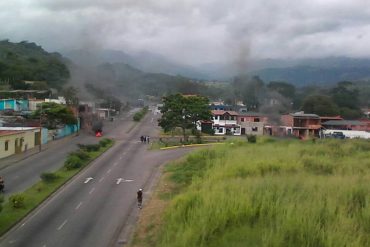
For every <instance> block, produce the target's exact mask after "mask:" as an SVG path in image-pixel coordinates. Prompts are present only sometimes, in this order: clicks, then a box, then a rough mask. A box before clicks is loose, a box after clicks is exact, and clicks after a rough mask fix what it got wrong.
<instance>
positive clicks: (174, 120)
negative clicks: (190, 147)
mask: <svg viewBox="0 0 370 247" xmlns="http://www.w3.org/2000/svg"><path fill="white" fill-rule="evenodd" d="M208 103H209V100H208V98H206V97H202V96H183V95H181V94H173V95H169V96H167V97H163V106H162V107H161V109H160V110H161V113H162V117H161V119H159V121H158V125H159V126H161V127H162V128H163V129H164V131H165V132H168V131H170V130H173V129H175V128H176V127H179V128H181V129H182V133H183V136H184V140H185V141H188V138H187V136H186V130H187V129H191V130H195V129H196V122H197V121H198V120H210V119H211V116H212V114H211V111H210V109H209V107H208Z"/></svg>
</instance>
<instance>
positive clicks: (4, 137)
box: [0, 127, 40, 158]
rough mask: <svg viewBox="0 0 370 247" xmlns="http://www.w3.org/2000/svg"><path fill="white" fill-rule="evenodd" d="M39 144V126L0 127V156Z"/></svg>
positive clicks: (3, 156) (22, 150) (25, 149)
mask: <svg viewBox="0 0 370 247" xmlns="http://www.w3.org/2000/svg"><path fill="white" fill-rule="evenodd" d="M39 144H40V129H39V128H32V127H0V158H5V157H8V156H10V155H13V154H18V153H22V152H24V151H27V150H28V149H30V148H34V147H35V146H37V145H39Z"/></svg>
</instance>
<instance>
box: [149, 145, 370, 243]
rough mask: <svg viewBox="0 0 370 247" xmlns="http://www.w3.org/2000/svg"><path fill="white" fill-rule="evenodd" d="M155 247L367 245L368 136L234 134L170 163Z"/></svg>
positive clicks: (369, 225)
mask: <svg viewBox="0 0 370 247" xmlns="http://www.w3.org/2000/svg"><path fill="white" fill-rule="evenodd" d="M166 172H170V174H171V176H170V178H171V180H172V181H173V182H175V183H176V184H177V187H176V188H175V190H176V191H175V192H174V193H173V195H172V196H164V198H167V199H168V200H171V203H170V206H169V207H168V208H167V210H166V213H165V215H164V223H163V224H162V226H161V229H160V232H161V234H159V235H158V236H157V240H156V246H163V247H166V246H171V247H176V246H184V247H185V246H186V247H188V246H194V247H195V246H197V247H198V246H199V247H201V246H211V247H213V246H214V247H216V246H221V247H222V246H266V247H275V246H276V247H280V246H281V247H289V246H292V247H297V246H312V247H320V246H323V247H324V246H333V247H334V246H370V142H369V141H366V140H325V141H320V140H317V141H316V143H313V142H311V141H308V142H302V141H296V140H275V139H268V138H262V139H258V140H257V143H256V144H253V143H251V144H250V143H246V141H236V140H234V141H233V143H232V144H231V143H229V144H228V145H223V146H217V147H214V148H212V149H209V150H207V149H206V150H201V151H199V152H196V153H194V154H191V155H190V156H189V157H188V158H187V159H186V160H185V161H184V162H183V163H181V164H174V165H171V166H169V167H167V169H166Z"/></svg>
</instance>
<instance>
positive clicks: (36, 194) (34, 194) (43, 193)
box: [0, 142, 114, 235]
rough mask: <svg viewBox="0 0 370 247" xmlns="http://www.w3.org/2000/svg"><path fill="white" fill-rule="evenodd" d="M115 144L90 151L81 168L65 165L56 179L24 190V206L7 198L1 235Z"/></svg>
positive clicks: (0, 217) (2, 214)
mask: <svg viewBox="0 0 370 247" xmlns="http://www.w3.org/2000/svg"><path fill="white" fill-rule="evenodd" d="M113 144H114V142H111V143H109V144H107V145H106V146H105V147H101V148H100V150H99V151H96V152H88V154H89V159H88V160H86V161H84V165H83V166H82V167H81V168H80V169H73V170H67V169H66V168H65V167H63V168H61V169H59V170H58V171H56V172H55V175H56V176H57V178H56V179H55V180H53V181H51V182H44V181H39V182H37V183H36V184H34V185H33V186H32V187H30V188H28V189H27V190H25V191H24V192H22V193H21V195H22V196H24V204H25V206H24V207H23V208H13V206H12V204H11V203H10V202H9V201H8V200H6V201H5V203H4V204H3V210H2V211H1V212H0V235H3V234H4V233H5V232H7V231H8V230H9V229H10V228H11V227H12V226H14V225H15V224H16V223H17V222H19V221H20V220H21V219H23V218H24V217H25V216H26V215H27V214H28V213H30V212H31V211H32V210H33V209H35V208H36V207H37V206H38V205H39V204H40V203H42V202H43V201H44V200H45V199H47V198H48V197H49V196H50V195H51V194H52V193H53V192H55V191H56V190H57V189H58V188H60V187H61V186H62V185H63V184H65V183H66V182H67V181H68V180H69V179H71V178H72V177H73V176H74V175H76V174H77V173H78V172H80V171H81V170H82V169H83V168H84V167H86V166H87V165H88V164H89V163H90V162H91V161H93V160H94V159H95V158H97V157H98V156H99V155H101V154H102V153H104V152H105V151H106V150H108V149H109V148H110V147H111V146H113Z"/></svg>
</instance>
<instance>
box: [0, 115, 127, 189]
mask: <svg viewBox="0 0 370 247" xmlns="http://www.w3.org/2000/svg"><path fill="white" fill-rule="evenodd" d="M131 119H132V115H131V114H130V113H128V114H127V113H126V114H125V115H123V116H122V117H121V118H120V119H117V120H116V121H114V122H108V123H106V124H105V125H106V126H105V128H103V130H104V136H105V137H114V136H116V135H117V134H119V133H121V132H122V131H125V130H128V129H129V128H130V126H131V125H132V123H133V122H132V120H131ZM99 140H100V139H99V138H97V137H95V136H93V135H92V134H89V133H85V132H83V131H81V133H80V135H79V136H76V137H66V138H64V139H62V140H58V141H56V143H52V144H51V145H50V147H49V148H48V149H46V150H44V151H42V152H40V153H37V154H34V155H32V156H30V157H28V158H26V159H24V160H21V161H18V162H17V163H15V164H13V165H10V166H8V167H6V168H5V169H2V170H0V174H1V176H2V177H4V179H5V186H6V190H5V194H6V195H9V194H13V193H16V192H21V191H24V190H25V189H27V188H28V187H30V186H31V185H32V184H34V183H35V182H37V181H39V180H40V174H41V173H43V172H51V171H55V170H57V169H59V168H60V167H62V166H63V165H64V161H65V160H66V157H67V155H68V153H70V152H72V151H74V150H77V149H78V146H77V144H79V143H97V142H98V141H99Z"/></svg>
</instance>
